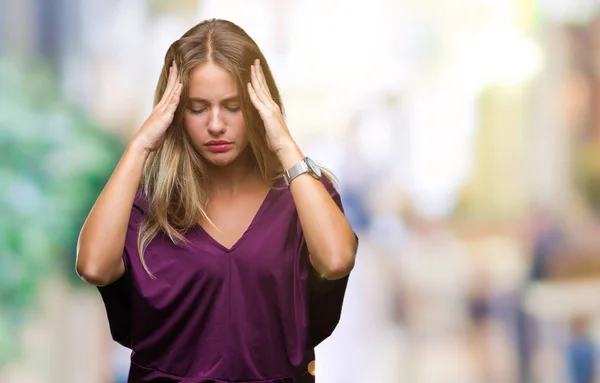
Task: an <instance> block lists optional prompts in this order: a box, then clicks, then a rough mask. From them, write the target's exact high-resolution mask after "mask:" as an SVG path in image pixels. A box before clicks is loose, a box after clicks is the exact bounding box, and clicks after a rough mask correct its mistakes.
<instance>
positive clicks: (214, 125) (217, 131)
mask: <svg viewBox="0 0 600 383" xmlns="http://www.w3.org/2000/svg"><path fill="white" fill-rule="evenodd" d="M208 131H209V133H210V134H212V135H213V136H219V135H221V134H222V133H223V132H225V123H224V122H223V117H222V116H221V111H220V110H219V108H212V109H211V111H210V119H209V121H208Z"/></svg>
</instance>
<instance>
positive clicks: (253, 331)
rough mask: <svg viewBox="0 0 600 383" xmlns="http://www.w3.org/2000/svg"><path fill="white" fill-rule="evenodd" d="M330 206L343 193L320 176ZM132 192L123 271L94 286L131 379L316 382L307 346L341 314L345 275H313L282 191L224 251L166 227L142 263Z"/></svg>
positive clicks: (141, 210) (199, 236) (197, 234)
mask: <svg viewBox="0 0 600 383" xmlns="http://www.w3.org/2000/svg"><path fill="white" fill-rule="evenodd" d="M321 181H322V183H323V184H324V185H325V187H326V188H327V190H328V191H329V193H330V195H331V197H332V198H333V199H334V201H335V202H336V204H337V205H338V206H339V207H340V209H342V211H343V208H342V203H341V198H340V195H339V194H338V192H337V191H336V190H335V188H334V187H333V186H332V185H331V183H330V182H329V181H328V180H327V179H326V178H325V177H323V178H322V180H321ZM146 211H147V209H146V203H145V198H144V196H143V194H142V193H141V192H138V193H137V194H136V197H135V201H134V204H133V207H132V210H131V216H130V221H129V226H128V229H127V236H126V240H125V249H124V252H123V260H124V263H125V273H124V275H123V276H122V277H121V278H120V279H119V280H117V281H115V282H113V283H112V284H110V285H108V286H104V287H99V288H98V290H99V291H100V293H101V296H102V299H103V302H104V305H105V307H106V312H107V316H108V322H109V326H110V331H111V334H112V337H113V339H114V340H115V341H116V342H119V343H120V344H122V345H123V346H125V347H128V348H130V349H132V353H131V365H130V371H129V382H185V383H209V382H210V383H225V382H237V383H250V382H252V383H313V382H314V376H313V375H312V374H311V371H312V369H311V368H310V367H309V364H311V362H313V361H314V359H315V354H314V347H315V346H317V345H318V344H319V343H320V342H322V341H323V340H324V339H326V338H327V337H329V336H330V335H331V333H332V332H333V330H334V329H335V327H336V325H337V323H338V321H339V319H340V315H341V311H342V304H343V300H344V295H345V291H346V285H347V282H348V277H345V278H342V279H339V280H335V281H328V280H325V279H322V278H320V277H318V276H317V275H316V272H315V271H314V269H313V268H312V266H311V264H310V260H309V254H308V249H307V247H306V242H305V239H304V235H303V233H302V227H301V225H300V221H299V219H298V213H297V211H296V207H295V204H294V201H293V198H292V195H291V192H290V191H289V189H288V188H286V187H285V185H284V184H283V182H278V183H276V185H275V186H274V187H273V188H272V189H271V190H270V191H269V192H268V194H267V196H266V197H265V199H264V201H263V203H262V205H261V206H260V208H259V210H258V212H257V213H256V215H255V217H254V219H253V220H252V222H251V224H250V225H249V227H248V228H247V229H246V231H245V233H244V234H243V235H242V236H241V238H240V239H239V240H238V241H237V242H236V243H235V244H234V245H233V246H232V247H231V248H229V249H227V248H226V247H224V246H223V245H221V244H220V243H219V242H217V241H216V240H215V239H213V238H212V237H211V236H210V235H209V234H208V233H207V232H206V231H205V230H204V229H202V227H201V226H200V225H198V226H197V228H196V229H195V230H192V231H190V232H188V233H187V234H186V238H187V239H188V240H189V245H187V246H177V245H175V244H173V243H172V242H171V240H170V239H169V237H168V236H166V235H165V234H164V233H160V234H159V235H157V236H156V237H155V238H154V239H153V240H152V241H151V243H150V244H149V245H148V247H147V249H146V252H145V260H146V264H147V265H148V268H149V269H150V271H151V272H152V274H153V275H154V276H155V279H153V278H152V277H151V276H149V275H148V274H147V273H146V271H145V270H144V268H143V267H142V264H141V261H140V259H139V255H138V251H137V236H138V228H139V223H140V221H141V219H142V216H143V214H145V212H146Z"/></svg>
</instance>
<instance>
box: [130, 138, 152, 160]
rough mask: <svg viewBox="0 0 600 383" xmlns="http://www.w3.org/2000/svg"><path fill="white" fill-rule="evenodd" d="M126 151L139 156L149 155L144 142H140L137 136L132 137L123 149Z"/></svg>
mask: <svg viewBox="0 0 600 383" xmlns="http://www.w3.org/2000/svg"><path fill="white" fill-rule="evenodd" d="M125 151H126V152H128V153H132V154H135V155H138V156H140V157H148V156H149V155H150V152H151V151H150V150H149V149H148V148H147V147H146V145H145V144H144V142H142V141H141V140H140V139H138V138H134V139H133V140H132V141H131V142H130V143H129V145H127V148H126V150H125Z"/></svg>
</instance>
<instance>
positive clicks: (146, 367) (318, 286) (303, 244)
mask: <svg viewBox="0 0 600 383" xmlns="http://www.w3.org/2000/svg"><path fill="white" fill-rule="evenodd" d="M282 109H283V108H282V105H281V100H280V97H279V92H278V90H277V87H276V85H275V81H274V79H273V76H272V74H271V71H270V70H269V67H268V65H267V64H266V60H265V58H264V57H263V55H262V53H261V52H260V50H259V48H258V47H257V45H256V43H255V42H254V41H253V40H252V39H251V38H250V37H249V36H248V35H247V34H246V33H245V32H244V31H243V30H242V29H241V28H240V27H238V26H236V25H235V24H233V23H231V22H228V21H223V20H207V21H204V22H202V23H200V24H198V25H196V26H195V27H193V28H192V29H190V30H189V31H188V32H186V33H185V34H184V35H183V36H182V37H181V38H180V39H179V40H177V41H175V42H174V43H173V44H172V45H171V47H170V48H169V50H168V51H167V54H166V57H165V65H164V68H163V71H162V73H161V75H160V79H159V81H158V86H157V89H156V95H155V107H154V109H153V111H152V113H151V115H150V117H149V118H148V119H147V120H146V121H145V122H144V124H143V125H142V127H141V128H140V130H139V132H138V133H137V135H136V136H135V137H134V139H133V140H132V142H131V143H130V145H129V146H128V148H127V150H126V151H125V153H124V155H123V157H122V158H121V160H120V162H119V164H118V165H117V167H116V169H115V171H114V173H113V175H112V177H111V178H110V180H109V181H108V183H107V184H106V186H105V188H104V190H103V191H102V193H101V194H100V196H99V197H98V200H97V201H96V204H95V205H94V207H93V208H92V210H91V212H90V214H89V217H88V218H87V220H86V222H85V224H84V225H83V228H82V231H81V235H80V239H79V244H78V256H77V272H78V274H79V275H80V276H81V278H82V279H83V280H85V281H86V282H88V283H91V284H94V285H97V286H98V288H99V290H100V293H101V295H102V298H103V301H104V304H105V306H106V310H107V315H108V319H109V324H110V329H111V333H112V336H113V338H114V339H115V341H117V342H119V343H121V344H122V345H124V346H126V347H129V348H131V349H132V350H133V352H132V357H131V368H130V371H129V381H131V382H151V381H152V382H154V381H156V382H187V383H208V382H219V383H220V382H264V383H267V382H268V383H284V382H286V383H288V382H290V383H291V382H314V377H313V374H314V347H315V346H316V345H317V344H319V343H320V342H321V341H322V340H324V339H325V338H327V337H328V336H329V335H330V334H331V333H332V331H333V329H334V328H335V326H336V324H337V322H338V320H339V317H340V313H341V308H342V301H343V297H344V293H345V288H346V283H347V277H348V275H349V273H350V271H351V270H352V268H353V265H354V257H355V254H356V249H357V238H356V237H355V235H354V233H353V232H352V229H351V228H350V225H349V223H348V221H347V220H346V218H345V217H344V215H343V212H342V209H341V202H340V196H339V195H338V193H337V192H336V190H335V189H334V188H333V187H332V185H331V183H330V182H329V181H328V179H327V178H326V177H321V176H320V175H321V174H320V169H319V168H318V167H316V166H315V165H314V163H313V162H312V161H311V160H310V159H308V158H305V157H304V155H303V154H302V152H301V151H300V149H299V148H298V146H297V145H296V143H295V141H294V140H293V138H292V136H291V135H290V132H289V130H288V128H287V127H286V124H285V122H284V118H283V115H282ZM288 184H289V185H288Z"/></svg>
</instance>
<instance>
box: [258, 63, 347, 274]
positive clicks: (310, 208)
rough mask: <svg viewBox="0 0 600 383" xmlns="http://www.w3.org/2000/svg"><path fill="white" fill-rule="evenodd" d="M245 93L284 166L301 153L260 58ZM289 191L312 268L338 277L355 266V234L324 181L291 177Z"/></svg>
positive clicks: (309, 177)
mask: <svg viewBox="0 0 600 383" xmlns="http://www.w3.org/2000/svg"><path fill="white" fill-rule="evenodd" d="M250 72H251V74H250V77H251V81H250V82H249V83H248V84H247V85H248V94H249V96H250V100H251V101H252V104H253V105H254V107H255V108H256V109H257V110H258V113H259V114H260V116H261V118H262V120H263V122H264V126H265V131H266V137H267V142H268V144H269V148H270V149H271V150H273V152H275V153H276V154H277V156H278V158H279V161H280V162H281V165H282V166H283V168H284V169H289V168H290V167H292V166H293V165H294V164H296V163H297V162H298V161H300V160H301V159H302V158H304V156H303V155H302V152H301V151H300V149H299V148H298V146H297V145H296V143H295V141H294V140H293V138H292V136H291V134H290V132H289V129H288V128H287V125H286V123H285V121H284V119H283V115H282V113H281V110H280V108H279V106H278V105H277V104H276V103H275V102H274V101H273V98H272V97H271V93H270V91H269V88H268V86H267V84H266V80H265V76H264V73H263V71H262V68H261V65H260V62H259V60H256V61H255V63H254V64H253V65H252V66H251V68H250ZM290 190H291V192H292V196H293V198H294V203H295V204H296V210H297V211H298V216H299V218H300V225H301V226H302V231H303V233H304V237H305V239H306V245H307V247H308V251H309V254H310V262H311V264H312V266H313V268H314V269H315V270H316V271H317V272H318V273H319V274H321V275H322V276H323V277H325V278H326V279H340V278H343V277H345V276H346V275H348V274H349V273H350V271H351V270H352V268H353V267H354V256H355V255H356V249H357V246H358V244H357V242H356V237H355V235H354V233H353V231H352V228H351V227H350V223H349V222H348V220H347V219H346V217H345V216H344V214H343V213H342V211H341V210H340V209H339V208H338V206H337V205H336V204H335V202H334V201H333V199H332V198H331V196H330V195H329V192H328V191H327V189H325V186H323V184H322V183H321V182H320V181H318V180H316V179H314V178H313V177H312V176H310V175H308V174H303V175H301V176H299V177H297V178H295V179H294V181H293V182H292V183H291V184H290Z"/></svg>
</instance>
